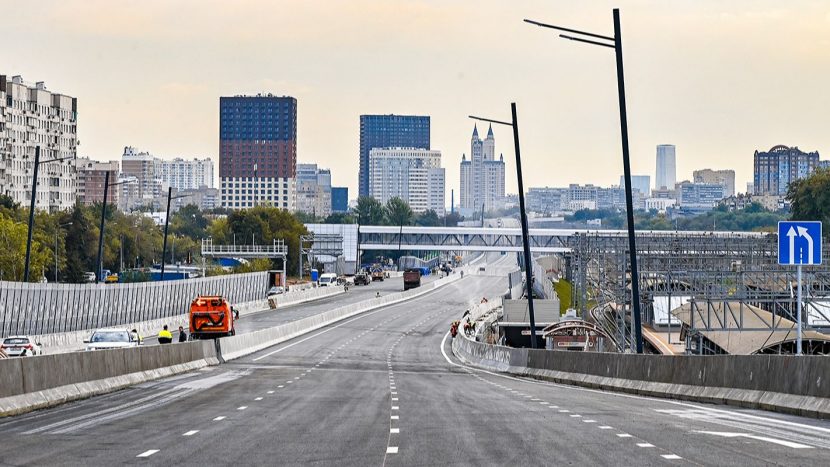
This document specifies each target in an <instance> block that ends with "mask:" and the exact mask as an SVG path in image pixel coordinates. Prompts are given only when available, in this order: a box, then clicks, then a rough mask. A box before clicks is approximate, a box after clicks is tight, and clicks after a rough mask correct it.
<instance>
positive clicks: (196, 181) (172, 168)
mask: <svg viewBox="0 0 830 467" xmlns="http://www.w3.org/2000/svg"><path fill="white" fill-rule="evenodd" d="M155 172H156V173H157V174H158V176H159V177H160V178H161V183H162V184H164V185H166V186H169V187H173V188H175V189H176V190H180V191H181V190H196V189H198V188H199V187H207V188H213V160H212V159H211V158H209V157H207V158H204V159H192V160H185V159H182V158H180V157H177V158H175V159H172V160H165V159H156V160H155Z"/></svg>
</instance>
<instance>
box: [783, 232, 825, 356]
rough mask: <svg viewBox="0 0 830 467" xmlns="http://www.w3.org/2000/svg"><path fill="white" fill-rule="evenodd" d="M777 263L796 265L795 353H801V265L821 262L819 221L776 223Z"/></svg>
mask: <svg viewBox="0 0 830 467" xmlns="http://www.w3.org/2000/svg"><path fill="white" fill-rule="evenodd" d="M778 264H780V265H791V266H797V267H798V275H797V278H798V304H797V306H796V310H797V311H796V321H797V323H796V326H797V329H798V334H797V338H796V354H798V355H801V304H802V299H801V267H802V266H804V265H807V266H818V265H820V264H821V222H820V221H793V222H783V221H782V222H779V223H778Z"/></svg>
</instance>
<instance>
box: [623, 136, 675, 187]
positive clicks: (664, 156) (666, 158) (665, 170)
mask: <svg viewBox="0 0 830 467" xmlns="http://www.w3.org/2000/svg"><path fill="white" fill-rule="evenodd" d="M632 183H633V182H632ZM675 183H677V160H676V157H675V147H674V145H673V144H660V145H658V146H657V173H656V174H655V178H654V188H656V189H658V190H659V189H664V188H669V189H671V188H674V184H675Z"/></svg>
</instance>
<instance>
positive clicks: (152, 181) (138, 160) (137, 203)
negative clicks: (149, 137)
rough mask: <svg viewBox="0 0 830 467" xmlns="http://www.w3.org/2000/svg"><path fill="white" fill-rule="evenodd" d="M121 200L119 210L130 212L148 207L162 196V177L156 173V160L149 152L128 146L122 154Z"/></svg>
mask: <svg viewBox="0 0 830 467" xmlns="http://www.w3.org/2000/svg"><path fill="white" fill-rule="evenodd" d="M121 178H122V179H124V180H122V181H123V182H124V183H123V184H122V185H119V186H120V187H121V189H120V195H121V197H120V198H121V200H120V203H119V208H120V209H122V210H125V211H129V210H132V209H135V208H138V207H143V206H148V205H151V204H152V203H153V200H154V199H155V198H157V197H158V196H160V195H161V192H162V188H163V187H162V183H161V175H160V174H158V173H156V158H155V157H153V155H152V154H150V153H149V152H147V151H139V150H138V149H136V148H134V147H132V146H126V147H125V148H124V153H123V154H121Z"/></svg>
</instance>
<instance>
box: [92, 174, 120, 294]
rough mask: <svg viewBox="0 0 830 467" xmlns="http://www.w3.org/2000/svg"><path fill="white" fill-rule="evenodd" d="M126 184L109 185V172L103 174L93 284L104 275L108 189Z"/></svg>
mask: <svg viewBox="0 0 830 467" xmlns="http://www.w3.org/2000/svg"><path fill="white" fill-rule="evenodd" d="M125 183H127V181H126V180H124V181H120V182H116V183H110V172H109V171H107V172H105V173H104V199H103V201H102V202H101V225H100V226H99V228H98V258H97V259H96V260H95V269H96V271H95V283H96V284H97V283H98V281H100V280H101V275H102V274H103V273H104V221H105V220H106V218H107V196H109V188H110V187H111V186H117V185H123V184H125Z"/></svg>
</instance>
